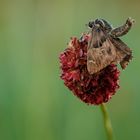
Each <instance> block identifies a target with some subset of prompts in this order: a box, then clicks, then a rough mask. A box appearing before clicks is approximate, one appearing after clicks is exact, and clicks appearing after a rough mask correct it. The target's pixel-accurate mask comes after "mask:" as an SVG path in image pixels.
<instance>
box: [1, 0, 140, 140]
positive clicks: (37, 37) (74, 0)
mask: <svg viewBox="0 0 140 140" xmlns="http://www.w3.org/2000/svg"><path fill="white" fill-rule="evenodd" d="M139 13H140V2H139V0H130V1H129V0H106V1H104V0H82V1H81V0H70V1H68V0H0V139H1V140H106V134H105V130H104V128H103V120H102V114H101V112H100V107H99V106H88V105H86V104H84V103H82V102H81V101H80V100H79V99H77V98H76V97H74V96H73V95H72V94H71V92H70V91H69V90H68V89H67V88H66V87H65V86H64V85H63V81H62V80H60V78H59V75H60V69H59V59H58V57H59V54H60V52H61V51H63V50H64V49H65V48H66V46H67V45H66V44H67V42H68V41H69V39H70V37H71V36H77V37H80V35H81V33H82V32H85V31H87V28H86V26H85V24H86V23H88V21H89V20H92V19H95V18H98V17H102V18H104V19H106V20H108V21H110V22H111V23H112V24H113V25H114V27H115V26H118V25H121V24H123V23H124V22H125V20H126V18H127V17H129V16H131V17H133V18H134V19H135V20H136V24H135V26H134V27H133V29H132V30H131V31H130V32H129V34H128V35H126V36H124V37H122V39H123V41H125V42H126V43H127V44H128V46H129V47H130V48H131V49H132V50H133V55H134V59H133V61H132V62H131V63H130V65H129V66H128V67H127V69H126V70H125V71H122V72H121V77H120V85H121V88H120V89H119V91H118V92H117V93H116V95H115V96H113V98H112V100H111V101H110V102H108V103H107V106H108V109H109V113H110V117H111V120H112V124H113V128H114V132H115V138H116V140H126V139H127V140H132V139H133V140H139V139H140V81H139V80H140V74H139V73H140V46H139V44H140V24H139V22H140V17H139Z"/></svg>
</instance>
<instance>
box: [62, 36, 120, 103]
mask: <svg viewBox="0 0 140 140" xmlns="http://www.w3.org/2000/svg"><path fill="white" fill-rule="evenodd" d="M88 40H89V35H83V36H82V39H77V38H71V40H70V42H69V44H68V48H66V49H65V51H64V52H62V53H61V54H60V63H61V69H62V74H61V79H62V80H64V84H65V85H66V86H67V87H68V88H69V89H70V90H71V91H72V92H73V93H74V95H76V96H77V97H78V98H80V99H81V100H82V101H83V102H85V103H87V104H94V105H99V104H101V103H105V102H107V101H108V100H109V99H110V98H111V97H112V95H114V94H115V92H116V90H117V89H118V88H119V85H118V79H119V70H118V69H117V66H116V65H113V64H112V65H109V66H107V67H106V68H104V69H102V70H101V71H100V72H98V73H96V74H92V75H91V74H89V73H88V71H87V44H88Z"/></svg>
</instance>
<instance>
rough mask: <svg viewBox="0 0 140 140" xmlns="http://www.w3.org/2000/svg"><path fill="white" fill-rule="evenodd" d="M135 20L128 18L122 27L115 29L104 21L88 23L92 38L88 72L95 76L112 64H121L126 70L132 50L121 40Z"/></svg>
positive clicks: (88, 54)
mask: <svg viewBox="0 0 140 140" xmlns="http://www.w3.org/2000/svg"><path fill="white" fill-rule="evenodd" d="M133 23H134V20H133V19H132V18H130V17H129V18H128V19H127V20H126V22H125V24H123V25H122V26H120V27H117V28H113V27H112V25H111V24H110V23H109V22H107V21H106V20H104V19H96V20H94V21H90V22H89V23H88V27H89V28H90V30H91V31H90V38H89V41H88V47H87V70H88V72H89V73H90V74H95V73H97V72H99V71H101V70H102V69H104V68H105V67H107V66H108V65H110V64H115V65H116V64H118V63H120V65H121V67H122V69H125V68H126V66H127V65H128V63H129V61H130V60H131V59H132V51H131V49H130V48H129V47H128V46H127V45H126V44H125V43H124V42H123V41H122V40H121V39H120V38H119V37H121V36H123V35H125V34H127V33H128V31H129V30H130V29H131V27H132V25H133Z"/></svg>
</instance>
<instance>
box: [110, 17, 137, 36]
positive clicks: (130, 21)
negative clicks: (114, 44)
mask: <svg viewBox="0 0 140 140" xmlns="http://www.w3.org/2000/svg"><path fill="white" fill-rule="evenodd" d="M133 23H134V19H132V18H130V17H129V18H128V19H127V20H126V23H125V24H124V25H122V26H120V27H118V28H115V29H113V30H112V31H111V36H113V37H114V38H116V37H120V36H123V35H125V34H127V33H128V31H129V30H130V29H131V27H132V25H133Z"/></svg>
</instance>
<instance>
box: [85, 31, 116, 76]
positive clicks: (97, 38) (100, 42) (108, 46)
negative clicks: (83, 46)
mask: <svg viewBox="0 0 140 140" xmlns="http://www.w3.org/2000/svg"><path fill="white" fill-rule="evenodd" d="M115 58H116V49H115V47H114V45H113V44H112V42H111V41H110V39H109V37H108V35H107V34H105V33H104V32H103V31H102V30H94V29H93V30H92V32H91V38H90V40H89V44H88V50H87V69H88V72H89V73H90V74H94V73H96V72H99V71H100V70H102V69H103V68H105V67H106V66H108V65H110V64H111V63H112V62H113V61H114V59H115Z"/></svg>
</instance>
